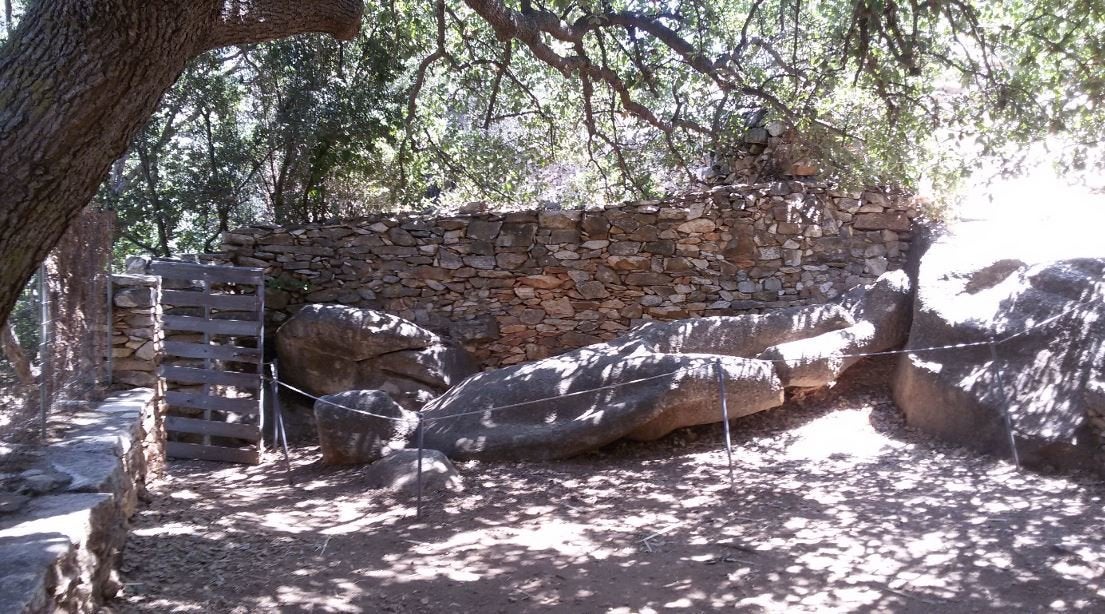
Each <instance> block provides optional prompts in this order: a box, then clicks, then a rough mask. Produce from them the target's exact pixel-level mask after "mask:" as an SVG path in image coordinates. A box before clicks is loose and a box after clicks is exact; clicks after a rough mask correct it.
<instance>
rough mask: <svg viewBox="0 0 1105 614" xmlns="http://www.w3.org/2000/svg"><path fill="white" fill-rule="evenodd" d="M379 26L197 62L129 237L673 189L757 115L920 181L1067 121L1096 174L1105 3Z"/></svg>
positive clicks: (739, 8) (565, 16)
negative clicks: (453, 204) (342, 38)
mask: <svg viewBox="0 0 1105 614" xmlns="http://www.w3.org/2000/svg"><path fill="white" fill-rule="evenodd" d="M9 4H10V5H11V6H13V7H14V8H13V9H11V10H8V11H7V15H6V17H5V26H6V29H7V30H9V31H10V28H11V24H13V23H14V22H16V21H18V17H19V15H20V13H21V12H22V9H23V3H22V2H20V1H19V0H15V1H14V2H12V3H9ZM361 23H362V26H361V31H360V33H359V34H358V35H356V37H354V38H353V39H352V40H349V41H348V42H344V43H339V42H337V41H335V40H333V39H330V38H323V37H318V36H313V35H305V36H297V37H294V38H291V39H287V40H278V41H275V42H262V41H264V40H265V39H267V38H272V37H278V36H280V35H281V33H279V32H273V33H266V34H264V35H250V36H241V35H239V36H237V37H236V38H235V37H229V38H227V40H226V41H225V43H226V44H225V45H222V44H215V43H213V44H212V45H211V46H214V47H218V48H216V49H214V50H212V51H209V52H207V53H206V54H204V55H202V56H200V57H199V58H198V59H196V60H195V61H194V62H192V63H191V64H190V65H189V66H188V68H187V69H186V70H185V71H184V73H183V74H182V76H181V77H180V79H179V80H178V81H177V84H176V85H175V86H174V87H173V88H172V89H171V90H170V91H168V92H167V93H166V94H165V95H164V97H163V98H162V100H161V103H160V106H159V108H158V110H157V111H156V113H155V114H154V115H153V117H152V118H151V119H150V120H149V123H148V124H147V125H146V126H145V128H143V129H142V130H141V132H140V133H139V134H138V136H137V137H136V138H135V139H134V140H133V142H132V143H131V146H130V147H129V150H128V151H127V153H126V154H125V156H124V157H123V158H122V159H121V160H119V161H118V162H117V163H116V164H115V165H114V166H113V167H112V171H111V173H110V177H108V180H107V182H106V183H105V184H104V185H103V187H102V188H101V189H100V192H99V196H98V198H99V199H100V201H101V202H102V203H104V204H106V205H108V206H112V207H115V208H117V209H118V210H119V211H120V215H121V218H122V220H123V237H124V238H125V239H126V240H127V246H128V249H133V248H135V247H137V248H139V249H144V250H149V251H151V252H155V253H160V254H167V253H169V252H172V251H176V250H179V249H187V250H203V249H210V248H211V247H212V246H213V245H214V243H213V242H214V240H215V238H216V236H217V233H218V231H219V230H223V229H226V228H228V227H230V226H233V225H235V224H239V223H242V222H245V221H248V220H251V219H258V218H262V219H271V220H275V221H278V222H287V223H295V222H306V221H312V220H320V219H327V218H332V217H341V216H349V215H356V214H357V213H358V212H360V211H363V210H366V209H380V208H397V207H412V206H413V207H425V206H434V205H435V204H440V203H441V202H443V201H457V202H463V201H469V200H487V201H494V202H499V203H515V204H518V203H522V204H534V203H538V202H549V201H551V202H557V203H562V204H579V203H585V202H593V201H594V200H595V199H596V198H600V197H603V195H604V196H605V197H606V198H621V197H625V196H638V197H640V196H656V195H659V194H661V193H663V192H665V191H668V190H674V189H679V188H685V187H688V186H691V185H693V184H694V183H696V182H697V181H699V180H700V179H701V177H699V176H697V175H696V171H697V170H698V168H699V167H700V166H702V164H703V159H704V157H705V156H708V155H713V156H727V155H731V154H732V153H733V152H734V151H735V150H736V149H738V148H739V147H740V146H741V143H742V142H743V140H744V137H745V136H746V132H747V131H748V130H749V128H752V127H755V124H756V121H760V122H761V123H762V122H764V121H771V122H774V123H775V125H778V126H781V127H782V129H783V134H782V137H781V139H782V140H784V141H785V142H786V145H787V147H788V148H790V151H791V152H792V153H793V154H794V155H795V156H805V157H808V158H811V159H814V160H816V161H817V163H818V165H819V166H820V167H821V168H822V170H823V172H824V173H825V174H826V175H828V176H830V177H832V178H836V179H839V180H842V181H848V182H854V183H867V184H871V183H894V184H898V185H905V186H907V187H909V186H912V185H915V184H916V183H917V182H918V181H919V180H920V179H921V178H922V177H923V176H927V177H930V178H936V179H938V180H942V181H948V180H954V179H955V178H956V177H961V176H963V174H964V173H965V172H967V171H969V170H970V168H971V166H972V165H973V164H975V163H977V161H978V160H981V159H983V158H985V157H986V156H1000V157H1004V158H1006V159H1008V160H1010V161H1015V160H1016V157H1017V155H1018V153H1019V152H1020V151H1022V149H1023V146H1024V145H1025V144H1027V143H1031V142H1033V141H1036V140H1040V139H1043V138H1045V137H1047V136H1048V135H1050V134H1054V133H1057V132H1061V133H1063V134H1065V135H1067V139H1068V141H1067V142H1069V143H1070V145H1071V146H1070V147H1069V148H1067V149H1066V150H1065V151H1064V152H1063V155H1064V161H1065V162H1066V163H1068V164H1071V165H1075V166H1078V165H1085V164H1090V163H1094V162H1096V160H1095V159H1093V158H1092V153H1093V151H1094V147H1095V146H1096V144H1097V143H1098V142H1100V140H1101V135H1102V132H1103V124H1105V119H1102V117H1103V116H1102V114H1101V113H1100V105H1101V103H1102V96H1103V93H1105V72H1103V70H1102V66H1103V60H1105V8H1103V7H1102V5H1101V4H1100V3H1099V2H1096V1H1095V0H1071V1H1067V2H1058V1H1057V0H1044V1H1042V2H1035V1H1034V2H1028V1H1027V0H1015V1H1012V2H1010V1H1001V0H667V1H663V2H661V1H657V0H543V1H537V0H434V2H433V4H432V6H429V7H427V6H425V4H424V3H416V2H413V1H410V0H389V1H388V2H379V3H377V2H372V3H368V4H367V6H366V7H365V11H364V17H363V19H362V22H361ZM964 152H967V153H968V154H969V155H964ZM766 170H770V169H766Z"/></svg>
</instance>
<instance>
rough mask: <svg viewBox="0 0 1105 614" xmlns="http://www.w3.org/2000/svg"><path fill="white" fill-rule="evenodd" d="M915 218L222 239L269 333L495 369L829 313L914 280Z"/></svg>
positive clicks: (819, 191)
mask: <svg viewBox="0 0 1105 614" xmlns="http://www.w3.org/2000/svg"><path fill="white" fill-rule="evenodd" d="M910 205H911V201H910V199H908V198H906V197H904V196H888V195H886V194H884V193H882V192H875V191H870V192H862V193H844V192H838V191H834V190H833V189H832V188H831V187H830V186H829V185H827V184H824V183H816V182H806V181H797V180H796V181H784V182H772V183H763V184H755V185H744V186H720V187H718V188H714V189H712V190H710V191H708V192H702V193H696V194H690V195H685V196H681V197H678V198H673V199H670V200H666V201H661V202H653V201H649V202H635V203H627V204H624V205H620V206H616V207H609V208H605V209H595V210H573V211H521V212H509V213H472V214H463V215H456V216H452V217H437V218H426V217H411V216H404V217H390V218H389V217H385V216H379V217H371V218H364V219H360V220H357V221H355V222H348V223H340V224H317V225H310V226H296V227H277V226H264V225H258V226H250V227H246V228H240V229H237V230H234V231H232V232H228V233H225V234H224V237H223V243H224V244H223V246H222V249H223V250H224V251H223V254H222V257H223V259H225V260H226V261H228V262H230V263H233V264H237V265H243V266H260V267H265V268H266V269H267V272H268V276H269V288H268V291H267V293H266V301H267V307H268V309H269V316H270V319H271V320H272V322H273V323H279V322H281V321H283V320H284V319H286V318H287V317H288V316H289V315H290V314H291V313H293V312H294V311H295V310H297V309H298V308H299V307H301V306H302V305H303V304H305V303H341V304H346V305H354V306H360V307H368V308H373V309H380V310H383V311H386V312H390V313H393V314H395V315H398V316H400V317H403V318H406V319H409V320H412V321H414V322H416V323H419V324H421V325H424V326H426V327H428V328H431V329H435V330H439V331H442V332H447V333H449V334H451V335H452V336H453V337H454V338H456V339H458V340H460V341H461V342H463V343H465V344H466V345H467V346H468V347H469V349H470V350H472V351H473V352H474V353H475V355H476V356H477V357H478V358H479V359H481V360H482V361H484V363H485V364H487V365H490V366H498V365H508V364H514V363H518V362H522V361H525V360H533V359H538V358H543V357H545V356H549V355H551V354H555V353H558V352H561V351H565V350H568V349H572V348H576V347H580V346H583V345H587V344H590V343H594V342H598V341H602V340H608V339H612V338H614V337H616V336H618V335H620V334H622V333H623V332H625V331H626V330H628V329H629V328H631V327H632V326H634V325H635V324H637V323H639V322H640V321H642V320H646V319H660V320H670V319H678V318H688V317H695V316H710V315H727V314H733V313H740V312H747V311H755V310H763V309H770V308H774V307H780V306H787V305H794V304H803V303H812V302H823V301H825V300H828V299H831V298H833V297H835V296H837V295H839V294H840V293H841V292H843V291H844V290H846V289H848V288H849V287H852V286H855V285H857V284H860V283H865V282H869V281H872V280H873V279H874V278H875V277H877V276H878V275H880V274H881V273H883V272H885V271H886V270H888V269H894V268H900V267H901V266H902V265H903V263H904V262H905V258H906V254H907V252H908V250H909V247H910V243H911V240H912V233H911V227H912V219H913V218H914V217H915V213H914V211H913V210H912V209H911V206H910Z"/></svg>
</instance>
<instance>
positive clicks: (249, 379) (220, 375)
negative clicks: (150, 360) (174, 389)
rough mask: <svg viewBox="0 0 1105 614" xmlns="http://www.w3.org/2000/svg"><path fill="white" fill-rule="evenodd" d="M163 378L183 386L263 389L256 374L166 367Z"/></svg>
mask: <svg viewBox="0 0 1105 614" xmlns="http://www.w3.org/2000/svg"><path fill="white" fill-rule="evenodd" d="M161 377H163V378H165V379H167V380H172V381H174V382H180V383H181V384H215V385H216V386H237V387H238V388H250V389H253V390H259V389H260V388H261V376H260V375H258V374H254V373H236V372H234V371H215V370H213V369H197V368H195V367H177V366H174V365H165V366H162V367H161Z"/></svg>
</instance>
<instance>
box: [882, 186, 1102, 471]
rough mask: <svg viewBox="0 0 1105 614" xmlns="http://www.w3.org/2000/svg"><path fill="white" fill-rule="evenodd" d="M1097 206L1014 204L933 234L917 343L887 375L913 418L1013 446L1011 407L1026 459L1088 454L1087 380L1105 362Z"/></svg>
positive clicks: (996, 446)
mask: <svg viewBox="0 0 1105 614" xmlns="http://www.w3.org/2000/svg"><path fill="white" fill-rule="evenodd" d="M1060 204H1061V203H1056V206H1058V205H1060ZM1100 211H1101V208H1100V207H1098V209H1097V210H1096V212H1095V211H1094V210H1088V211H1086V212H1083V213H1082V214H1078V213H1072V214H1071V215H1070V216H1055V217H1053V218H1051V219H1032V220H1024V219H1020V218H1018V217H1017V214H1016V212H1015V210H1011V211H1009V213H1008V215H1007V216H998V217H994V218H993V219H990V220H977V221H973V222H970V223H964V224H961V225H959V226H958V227H956V228H955V229H954V230H953V231H952V232H948V233H947V234H944V235H943V236H941V237H940V238H938V239H937V240H936V241H935V242H934V244H933V245H932V247H931V248H930V249H929V250H928V252H927V253H926V254H925V255H924V256H923V258H922V259H921V263H920V271H919V274H918V282H917V296H916V300H915V305H914V312H913V323H912V328H911V332H910V338H909V344H908V346H907V349H909V348H912V349H915V350H917V351H915V352H912V353H909V354H907V355H906V356H904V357H903V359H902V360H901V362H900V363H899V368H898V371H897V374H896V376H895V379H894V382H893V384H894V385H893V388H894V397H895V400H896V401H897V403H898V405H899V407H901V409H902V410H903V412H904V413H905V415H906V418H907V420H908V422H909V423H910V424H911V425H913V426H916V427H919V428H921V429H923V430H925V431H928V432H930V433H933V434H935V435H938V436H940V437H942V438H946V439H949V440H952V441H956V442H961V443H964V444H967V445H971V446H974V447H978V448H981V449H983V450H987V451H991V452H996V453H1000V454H1009V452H1010V445H1009V443H1008V434H1007V430H1006V427H1005V423H1004V411H1005V410H1006V409H1007V410H1008V412H1009V417H1010V420H1011V422H1012V425H1013V430H1014V432H1015V433H1016V442H1017V445H1018V448H1019V451H1020V453H1021V456H1022V457H1023V458H1024V460H1027V461H1030V462H1031V461H1034V460H1041V461H1047V462H1050V463H1055V464H1075V465H1080V466H1085V465H1086V464H1087V463H1090V464H1094V463H1095V462H1096V461H1095V460H1094V459H1093V458H1092V457H1093V450H1094V448H1096V447H1097V446H1098V445H1099V442H1100V441H1101V440H1100V436H1101V433H1100V428H1095V426H1094V424H1093V421H1092V420H1091V418H1092V416H1093V415H1094V414H1095V409H1094V399H1095V398H1096V397H1094V395H1092V394H1087V393H1086V391H1087V390H1089V389H1090V388H1092V386H1093V383H1094V382H1099V381H1102V379H1103V377H1102V374H1103V369H1105V283H1103V281H1102V280H1103V278H1105V241H1101V239H1100V237H1095V236H1093V235H1095V234H1097V233H1099V232H1100V226H1099V225H1095V224H1092V223H1091V219H1090V218H1091V217H1092V216H1093V215H1095V214H1096V215H1100ZM1087 216H1090V217H1087ZM1006 218H1009V219H1006ZM1026 221H1027V223H1024V222H1026ZM1014 222H1021V223H1014ZM990 340H998V341H1000V343H998V344H997V345H996V346H995V347H994V352H995V353H996V357H997V359H996V360H994V359H993V355H992V354H991V349H990V347H989V346H988V345H982V346H977V347H964V348H953V349H947V350H934V351H925V348H929V347H934V346H944V345H955V344H963V343H977V342H988V341H990Z"/></svg>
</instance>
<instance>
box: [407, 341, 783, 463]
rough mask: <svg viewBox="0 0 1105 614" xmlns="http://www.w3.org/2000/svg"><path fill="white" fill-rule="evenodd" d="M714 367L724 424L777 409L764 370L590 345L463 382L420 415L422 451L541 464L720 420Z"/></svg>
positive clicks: (774, 385) (779, 396) (753, 363)
mask: <svg viewBox="0 0 1105 614" xmlns="http://www.w3.org/2000/svg"><path fill="white" fill-rule="evenodd" d="M718 364H720V366H721V368H722V370H723V371H724V374H725V377H726V378H727V380H728V382H729V383H728V387H727V400H728V403H729V411H730V416H731V417H737V416H741V415H745V414H750V413H753V412H756V411H760V410H763V409H767V408H769V407H774V406H776V405H779V404H781V403H782V400H783V388H782V385H781V384H780V383H779V381H778V379H777V378H776V377H775V373H774V371H773V369H772V368H771V364H770V363H766V362H763V361H757V360H751V359H747V358H736V357H731V356H709V355H696V354H660V353H653V352H647V351H643V350H640V349H637V350H628V351H626V350H625V348H622V347H619V346H616V345H613V344H597V345H593V346H589V347H586V348H581V349H579V350H575V351H573V352H568V353H566V354H562V355H560V356H556V357H553V358H546V359H544V360H539V361H536V362H533V363H529V364H525V365H518V366H515V367H506V368H503V369H497V370H495V371H489V372H486V373H480V374H478V375H475V376H473V377H471V378H469V379H467V380H465V381H464V382H463V383H461V384H460V385H459V386H457V387H455V388H453V389H452V390H450V391H449V392H448V393H446V394H445V395H444V396H442V397H440V398H438V399H435V400H434V401H432V402H431V403H429V404H428V405H427V406H426V407H425V408H424V409H423V412H422V413H423V420H424V421H425V429H426V434H425V445H426V446H427V447H429V448H433V449H437V450H440V451H442V452H444V453H445V454H446V455H448V456H450V457H452V458H480V459H527V460H544V459H554V458H566V457H569V456H574V455H576V454H580V453H582V452H586V451H588V450H592V449H595V448H598V447H600V446H602V445H605V444H607V443H610V442H612V441H615V440H617V439H620V438H622V437H626V436H629V437H633V438H635V439H642V440H648V439H656V438H658V437H661V436H663V435H665V434H667V433H669V432H671V430H673V429H675V428H679V427H682V426H690V425H693V424H703V423H709V422H717V421H719V420H720V419H721V405H720V397H719V392H718V384H717V372H716V370H715V369H716V368H717V365H718ZM493 407H495V408H501V409H497V410H494V411H482V410H487V409H490V408H493Z"/></svg>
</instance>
